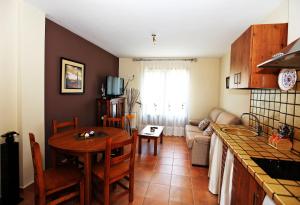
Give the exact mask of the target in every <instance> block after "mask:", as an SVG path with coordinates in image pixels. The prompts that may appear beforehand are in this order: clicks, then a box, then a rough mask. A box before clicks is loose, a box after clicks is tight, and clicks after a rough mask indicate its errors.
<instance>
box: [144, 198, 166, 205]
mask: <svg viewBox="0 0 300 205" xmlns="http://www.w3.org/2000/svg"><path fill="white" fill-rule="evenodd" d="M168 204H169V202H168V200H159V199H157V197H156V198H147V197H146V198H145V199H144V203H143V205H168Z"/></svg>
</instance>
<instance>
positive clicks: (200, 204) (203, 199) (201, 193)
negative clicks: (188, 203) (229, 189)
mask: <svg viewBox="0 0 300 205" xmlns="http://www.w3.org/2000/svg"><path fill="white" fill-rule="evenodd" d="M193 196H194V204H195V205H204V204H205V205H218V197H217V195H213V194H211V193H210V192H209V191H208V189H207V188H206V189H200V190H199V189H198V190H197V189H195V188H194V189H193Z"/></svg>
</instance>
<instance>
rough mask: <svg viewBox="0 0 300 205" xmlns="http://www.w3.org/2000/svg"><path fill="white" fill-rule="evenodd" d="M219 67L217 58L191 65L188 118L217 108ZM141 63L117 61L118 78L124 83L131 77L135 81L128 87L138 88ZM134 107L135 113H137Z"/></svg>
mask: <svg viewBox="0 0 300 205" xmlns="http://www.w3.org/2000/svg"><path fill="white" fill-rule="evenodd" d="M219 67H220V60H219V59H218V58H198V59H197V62H192V63H191V73H190V109H189V117H190V118H202V117H205V116H206V115H207V114H208V112H209V110H210V109H212V108H213V107H216V106H218V102H219V70H220V69H219ZM140 71H141V62H138V61H132V59H131V58H120V59H119V76H120V77H123V78H125V82H126V81H127V79H129V78H130V77H131V76H132V75H135V80H134V81H133V82H131V83H130V84H129V86H128V87H129V88H130V87H134V88H139V87H140V83H141V82H140V76H141V72H140ZM138 108H139V107H138V106H136V109H135V111H138Z"/></svg>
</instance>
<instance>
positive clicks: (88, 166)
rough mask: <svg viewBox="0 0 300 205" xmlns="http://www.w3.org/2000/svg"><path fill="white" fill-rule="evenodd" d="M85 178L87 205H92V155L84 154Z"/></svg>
mask: <svg viewBox="0 0 300 205" xmlns="http://www.w3.org/2000/svg"><path fill="white" fill-rule="evenodd" d="M84 177H85V186H84V189H85V190H84V193H85V194H84V198H85V205H90V204H91V198H92V194H91V192H92V187H91V186H92V172H91V153H85V154H84Z"/></svg>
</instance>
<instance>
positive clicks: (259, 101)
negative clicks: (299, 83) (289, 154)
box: [249, 89, 300, 152]
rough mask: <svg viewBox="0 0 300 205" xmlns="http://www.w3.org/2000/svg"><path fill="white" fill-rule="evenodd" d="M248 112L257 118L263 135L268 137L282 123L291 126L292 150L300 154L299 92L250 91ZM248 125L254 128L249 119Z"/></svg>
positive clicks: (251, 120)
mask: <svg viewBox="0 0 300 205" xmlns="http://www.w3.org/2000/svg"><path fill="white" fill-rule="evenodd" d="M250 112H251V113H253V114H255V115H256V116H257V117H258V118H259V121H260V123H261V125H262V126H263V131H264V133H266V134H268V135H271V134H272V131H273V129H274V128H275V129H278V127H279V126H280V125H281V124H283V123H286V124H288V125H290V126H292V127H293V128H294V139H293V149H294V150H295V151H298V152H300V91H295V90H291V91H288V92H284V91H281V90H277V89H276V90H275V89H263V90H261V89H259V90H251V96H250ZM249 124H250V126H254V125H255V121H254V120H253V119H251V118H250V119H249Z"/></svg>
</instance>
